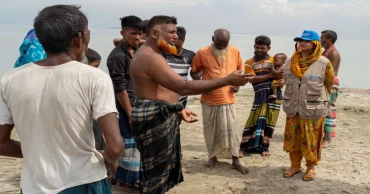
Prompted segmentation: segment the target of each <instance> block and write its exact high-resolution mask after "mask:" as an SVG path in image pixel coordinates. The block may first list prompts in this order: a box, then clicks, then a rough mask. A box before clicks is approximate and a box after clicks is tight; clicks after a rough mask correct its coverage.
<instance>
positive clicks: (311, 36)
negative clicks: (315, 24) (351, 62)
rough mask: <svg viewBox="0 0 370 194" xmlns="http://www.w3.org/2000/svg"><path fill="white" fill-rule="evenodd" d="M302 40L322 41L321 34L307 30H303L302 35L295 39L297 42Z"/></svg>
mask: <svg viewBox="0 0 370 194" xmlns="http://www.w3.org/2000/svg"><path fill="white" fill-rule="evenodd" d="M300 40H309V41H313V40H317V41H320V36H319V35H318V34H317V33H316V32H315V31H312V30H305V31H303V33H302V36H301V37H297V38H295V39H294V41H296V42H297V41H300Z"/></svg>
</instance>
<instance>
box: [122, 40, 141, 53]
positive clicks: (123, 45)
mask: <svg viewBox="0 0 370 194" xmlns="http://www.w3.org/2000/svg"><path fill="white" fill-rule="evenodd" d="M118 45H119V46H120V47H121V49H122V50H123V51H124V52H129V51H128V48H127V47H126V46H125V44H124V43H123V40H121V41H120V42H119V43H118ZM132 50H134V53H135V52H136V50H137V48H136V47H132Z"/></svg>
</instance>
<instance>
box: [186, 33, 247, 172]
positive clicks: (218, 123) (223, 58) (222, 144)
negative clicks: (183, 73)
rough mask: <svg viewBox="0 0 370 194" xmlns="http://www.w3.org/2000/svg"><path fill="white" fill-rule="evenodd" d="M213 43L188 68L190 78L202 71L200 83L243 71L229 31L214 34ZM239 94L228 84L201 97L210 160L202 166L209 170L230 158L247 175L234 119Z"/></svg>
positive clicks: (241, 62) (198, 53)
mask: <svg viewBox="0 0 370 194" xmlns="http://www.w3.org/2000/svg"><path fill="white" fill-rule="evenodd" d="M212 41H213V43H212V44H211V45H209V46H206V47H204V48H202V49H200V50H199V51H198V52H197V54H196V55H195V57H194V59H193V62H192V64H191V67H192V72H193V74H194V73H198V72H200V71H201V70H203V74H202V76H203V78H202V79H203V80H214V79H217V78H223V77H226V76H227V75H228V74H229V73H230V72H233V71H236V70H242V69H243V61H242V58H241V56H240V52H239V50H238V49H237V48H235V47H234V46H231V45H229V41H230V32H229V31H228V30H226V29H218V30H216V31H215V32H214V35H213V36H212ZM194 78H195V77H194ZM238 90H239V87H237V86H233V85H232V84H229V85H226V86H224V87H222V88H219V89H216V90H214V91H212V92H209V93H207V94H202V96H201V99H200V101H201V103H202V115H203V132H204V138H205V142H206V145H207V150H208V158H209V160H208V162H207V163H206V164H205V165H206V166H207V167H212V166H214V165H215V164H216V163H217V158H221V157H225V156H226V157H227V158H230V156H231V157H232V167H233V168H235V169H236V170H238V171H239V172H241V173H242V174H246V173H248V168H246V167H244V166H243V165H242V164H241V163H240V161H239V158H238V157H239V143H240V141H239V138H238V135H237V123H236V115H235V93H237V92H238Z"/></svg>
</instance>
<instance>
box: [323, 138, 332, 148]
mask: <svg viewBox="0 0 370 194" xmlns="http://www.w3.org/2000/svg"><path fill="white" fill-rule="evenodd" d="M330 144H331V139H329V138H325V139H324V141H323V142H322V148H327V147H329V145H330Z"/></svg>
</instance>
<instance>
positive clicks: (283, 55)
mask: <svg viewBox="0 0 370 194" xmlns="http://www.w3.org/2000/svg"><path fill="white" fill-rule="evenodd" d="M276 57H283V59H284V60H286V59H287V58H288V56H286V54H285V53H277V54H276V55H275V56H274V58H276Z"/></svg>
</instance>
